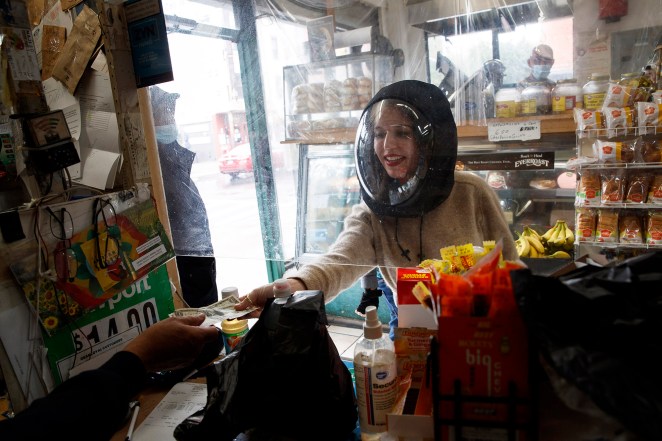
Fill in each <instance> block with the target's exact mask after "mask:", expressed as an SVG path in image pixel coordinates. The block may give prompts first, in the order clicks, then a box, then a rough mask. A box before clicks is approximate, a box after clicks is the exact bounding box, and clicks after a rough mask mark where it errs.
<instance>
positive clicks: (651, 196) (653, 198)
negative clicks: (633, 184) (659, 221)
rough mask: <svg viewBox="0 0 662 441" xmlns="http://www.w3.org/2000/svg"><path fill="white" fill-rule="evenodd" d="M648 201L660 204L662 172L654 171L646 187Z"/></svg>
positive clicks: (661, 199)
mask: <svg viewBox="0 0 662 441" xmlns="http://www.w3.org/2000/svg"><path fill="white" fill-rule="evenodd" d="M648 203H649V204H662V173H656V174H655V175H654V176H653V181H652V182H651V185H650V187H648Z"/></svg>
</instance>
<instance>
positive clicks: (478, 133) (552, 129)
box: [457, 114, 575, 138]
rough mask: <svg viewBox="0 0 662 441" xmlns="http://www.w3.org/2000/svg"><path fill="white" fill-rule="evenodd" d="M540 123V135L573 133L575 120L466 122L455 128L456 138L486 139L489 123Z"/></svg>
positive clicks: (543, 118) (558, 117)
mask: <svg viewBox="0 0 662 441" xmlns="http://www.w3.org/2000/svg"><path fill="white" fill-rule="evenodd" d="M536 120H539V121H540V133H541V134H542V135H545V134H552V133H572V134H574V133H575V120H574V119H573V116H572V114H560V115H536V116H519V117H516V118H490V119H488V120H487V123H483V122H472V121H468V122H467V124H463V125H460V126H457V136H458V138H487V125H488V124H489V123H491V122H525V121H536Z"/></svg>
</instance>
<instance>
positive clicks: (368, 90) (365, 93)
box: [357, 77, 372, 109]
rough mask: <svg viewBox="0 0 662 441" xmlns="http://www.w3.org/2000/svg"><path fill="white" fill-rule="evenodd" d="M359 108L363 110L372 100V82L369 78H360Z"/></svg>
mask: <svg viewBox="0 0 662 441" xmlns="http://www.w3.org/2000/svg"><path fill="white" fill-rule="evenodd" d="M357 80H358V82H359V85H358V88H357V91H358V94H359V108H361V109H363V108H364V107H366V106H367V105H368V102H369V101H370V99H371V98H372V80H371V79H370V78H368V77H358V78H357Z"/></svg>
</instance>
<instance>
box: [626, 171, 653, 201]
mask: <svg viewBox="0 0 662 441" xmlns="http://www.w3.org/2000/svg"><path fill="white" fill-rule="evenodd" d="M650 182H651V176H650V175H649V174H648V173H643V172H642V171H640V170H637V171H633V172H631V173H630V174H629V176H628V179H627V191H626V192H625V202H629V203H633V204H643V203H645V202H646V199H647V198H648V187H649V186H650Z"/></svg>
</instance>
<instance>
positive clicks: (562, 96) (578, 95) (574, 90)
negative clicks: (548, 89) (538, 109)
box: [552, 78, 584, 114]
mask: <svg viewBox="0 0 662 441" xmlns="http://www.w3.org/2000/svg"><path fill="white" fill-rule="evenodd" d="M583 102H584V94H583V93H582V88H581V86H580V85H579V84H577V79H576V78H570V79H567V80H561V81H559V82H558V83H556V87H554V90H553V91H552V113H556V114H559V113H572V109H574V108H575V107H581V106H582V105H583Z"/></svg>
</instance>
